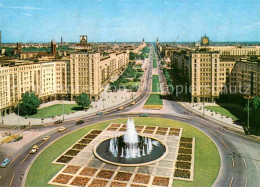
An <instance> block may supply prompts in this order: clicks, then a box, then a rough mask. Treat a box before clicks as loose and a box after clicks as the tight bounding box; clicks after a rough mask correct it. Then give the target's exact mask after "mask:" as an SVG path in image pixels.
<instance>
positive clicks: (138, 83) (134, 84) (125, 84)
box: [120, 81, 140, 86]
mask: <svg viewBox="0 0 260 187" xmlns="http://www.w3.org/2000/svg"><path fill="white" fill-rule="evenodd" d="M120 85H123V86H129V85H132V86H139V85H140V81H138V82H134V81H130V82H127V83H120Z"/></svg>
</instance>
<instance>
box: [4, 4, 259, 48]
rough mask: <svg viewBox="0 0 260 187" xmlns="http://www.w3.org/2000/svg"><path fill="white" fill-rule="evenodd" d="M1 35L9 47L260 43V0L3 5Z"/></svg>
mask: <svg viewBox="0 0 260 187" xmlns="http://www.w3.org/2000/svg"><path fill="white" fill-rule="evenodd" d="M0 30H1V31H2V42H3V43H11V42H23V43H26V42H50V41H51V40H52V39H55V40H56V41H58V42H59V41H60V38H61V36H62V37H63V41H65V42H79V36H80V35H88V41H89V42H114V41H117V42H135V41H137V42H138V41H142V39H143V38H144V39H145V41H150V42H154V41H155V40H156V38H157V37H158V38H159V41H161V42H170V41H175V40H176V39H177V38H178V39H177V42H182V41H186V42H194V41H199V40H200V38H201V36H204V35H205V34H206V35H207V36H208V37H209V38H210V40H211V41H260V0H0ZM178 36H179V37H178Z"/></svg>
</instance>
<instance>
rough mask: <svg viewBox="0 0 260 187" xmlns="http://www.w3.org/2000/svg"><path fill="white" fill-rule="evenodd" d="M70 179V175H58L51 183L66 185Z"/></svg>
mask: <svg viewBox="0 0 260 187" xmlns="http://www.w3.org/2000/svg"><path fill="white" fill-rule="evenodd" d="M71 178H72V176H70V175H64V174H60V175H58V176H57V177H56V178H55V179H54V181H53V182H55V183H60V184H67V183H68V182H69V180H70V179H71Z"/></svg>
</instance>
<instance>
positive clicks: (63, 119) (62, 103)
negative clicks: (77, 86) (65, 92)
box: [62, 96, 65, 121]
mask: <svg viewBox="0 0 260 187" xmlns="http://www.w3.org/2000/svg"><path fill="white" fill-rule="evenodd" d="M62 113H63V118H62V119H63V121H64V113H65V111H64V96H63V101H62Z"/></svg>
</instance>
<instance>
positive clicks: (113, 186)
mask: <svg viewBox="0 0 260 187" xmlns="http://www.w3.org/2000/svg"><path fill="white" fill-rule="evenodd" d="M110 187H127V183H123V182H112V183H111V185H110ZM131 187H132V186H131Z"/></svg>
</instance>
